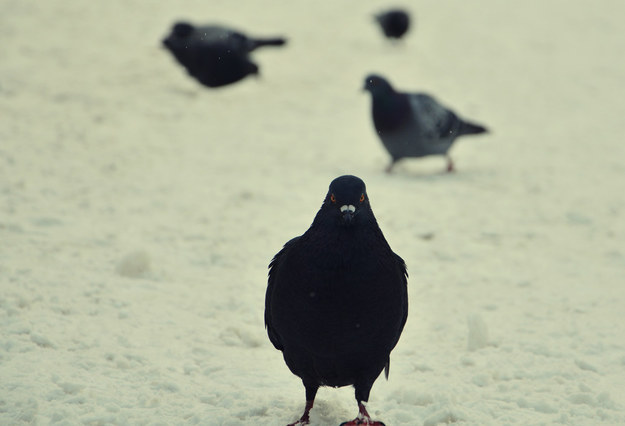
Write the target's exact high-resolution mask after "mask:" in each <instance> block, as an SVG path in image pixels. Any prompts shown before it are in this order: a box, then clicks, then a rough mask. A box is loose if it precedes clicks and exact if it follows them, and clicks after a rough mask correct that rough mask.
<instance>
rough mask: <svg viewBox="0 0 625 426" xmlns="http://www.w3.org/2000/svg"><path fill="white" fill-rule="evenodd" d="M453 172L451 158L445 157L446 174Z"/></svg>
mask: <svg viewBox="0 0 625 426" xmlns="http://www.w3.org/2000/svg"><path fill="white" fill-rule="evenodd" d="M455 171H456V169H455V168H454V162H453V161H452V159H451V157H447V172H448V173H451V172H455Z"/></svg>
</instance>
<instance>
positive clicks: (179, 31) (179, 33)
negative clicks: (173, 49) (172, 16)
mask: <svg viewBox="0 0 625 426" xmlns="http://www.w3.org/2000/svg"><path fill="white" fill-rule="evenodd" d="M193 31H195V28H194V27H193V25H191V24H189V23H188V22H176V23H175V24H174V28H173V29H172V34H173V35H174V36H176V37H180V38H186V37H189V36H190V35H191V34H193Z"/></svg>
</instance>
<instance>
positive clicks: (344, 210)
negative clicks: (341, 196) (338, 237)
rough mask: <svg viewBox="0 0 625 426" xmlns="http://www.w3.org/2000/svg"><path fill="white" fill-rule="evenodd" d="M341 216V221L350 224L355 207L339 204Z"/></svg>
mask: <svg viewBox="0 0 625 426" xmlns="http://www.w3.org/2000/svg"><path fill="white" fill-rule="evenodd" d="M340 210H341V218H342V219H343V222H345V223H346V224H350V223H351V222H352V220H353V219H354V215H355V213H356V207H354V206H353V205H351V204H350V205H347V204H345V205H343V206H341V209H340Z"/></svg>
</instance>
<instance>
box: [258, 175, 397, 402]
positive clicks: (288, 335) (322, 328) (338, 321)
mask: <svg viewBox="0 0 625 426" xmlns="http://www.w3.org/2000/svg"><path fill="white" fill-rule="evenodd" d="M350 206H353V207H350ZM341 210H343V211H341ZM351 210H353V212H352V211H351ZM407 315H408V297H407V272H406V265H405V263H404V261H403V260H402V258H401V257H399V256H398V255H397V254H395V253H394V252H393V251H392V250H391V248H390V246H389V245H388V243H387V242H386V239H385V238H384V235H383V234H382V231H381V230H380V228H379V226H378V224H377V221H376V219H375V216H374V215H373V211H372V210H371V206H370V204H369V198H368V196H367V192H366V188H365V184H364V182H363V181H362V180H361V179H359V178H357V177H355V176H341V177H339V178H336V179H335V180H334V181H333V182H332V183H331V184H330V189H329V191H328V194H327V196H326V198H325V200H324V202H323V204H322V206H321V209H320V210H319V212H318V213H317V215H316V216H315V219H314V221H313V223H312V225H311V226H310V228H309V229H308V230H307V231H306V232H305V233H304V234H303V235H301V236H300V237H296V238H294V239H292V240H290V241H289V242H288V243H286V244H285V246H284V248H283V249H282V250H280V252H278V254H277V255H276V256H275V257H274V258H273V260H272V261H271V263H270V265H269V279H268V286H267V293H266V299H265V325H266V327H267V333H268V335H269V339H270V340H271V342H272V343H273V345H274V346H275V347H276V349H279V350H281V351H282V352H283V355H284V360H285V361H286V364H287V366H288V367H289V369H290V370H291V371H292V372H293V373H294V374H295V375H297V376H299V377H300V378H301V379H302V381H303V383H304V386H305V388H306V395H307V400H310V401H312V400H311V399H310V398H311V396H312V399H314V395H315V393H316V391H317V389H318V388H319V386H346V385H354V388H355V392H356V399H357V401H358V403H361V402H362V401H367V400H368V397H369V392H370V389H371V386H372V385H373V383H374V381H375V380H376V378H377V377H378V376H379V375H380V373H381V372H382V370H385V369H386V372H387V373H388V366H389V354H390V352H391V350H392V349H393V348H394V347H395V345H396V344H397V342H398V340H399V337H400V335H401V332H402V330H403V328H404V324H405V323H406V318H407ZM311 404H312V402H311ZM311 406H312V405H311ZM305 414H306V413H305Z"/></svg>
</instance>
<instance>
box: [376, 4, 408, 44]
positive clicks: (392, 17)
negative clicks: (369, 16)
mask: <svg viewBox="0 0 625 426" xmlns="http://www.w3.org/2000/svg"><path fill="white" fill-rule="evenodd" d="M375 20H376V21H377V22H378V24H380V27H381V28H382V31H383V32H384V35H385V36H386V37H387V38H390V39H400V38H402V37H403V36H404V34H406V33H407V32H408V29H409V28H410V15H408V12H406V11H405V10H401V9H393V10H389V11H386V12H383V13H379V14H377V15H375Z"/></svg>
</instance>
